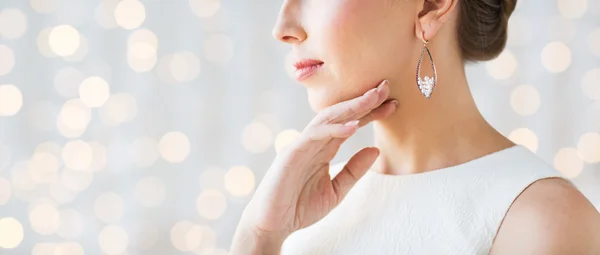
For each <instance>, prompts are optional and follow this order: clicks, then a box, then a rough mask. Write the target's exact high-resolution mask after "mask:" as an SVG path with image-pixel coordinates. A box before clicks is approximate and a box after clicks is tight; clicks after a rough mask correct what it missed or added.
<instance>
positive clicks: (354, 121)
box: [345, 120, 360, 127]
mask: <svg viewBox="0 0 600 255" xmlns="http://www.w3.org/2000/svg"><path fill="white" fill-rule="evenodd" d="M358 122H360V121H359V120H353V121H349V122H347V123H346V124H345V126H349V127H350V126H356V125H358Z"/></svg>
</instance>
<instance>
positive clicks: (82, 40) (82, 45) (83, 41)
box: [63, 34, 89, 62]
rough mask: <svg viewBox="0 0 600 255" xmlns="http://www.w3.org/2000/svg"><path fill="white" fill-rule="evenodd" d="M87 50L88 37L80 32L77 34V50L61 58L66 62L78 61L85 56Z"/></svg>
mask: <svg viewBox="0 0 600 255" xmlns="http://www.w3.org/2000/svg"><path fill="white" fill-rule="evenodd" d="M88 51H89V45H88V39H87V38H86V37H85V36H83V35H81V34H80V35H79V47H78V48H77V50H76V51H75V52H74V53H73V54H71V55H68V56H64V57H63V59H64V60H65V61H68V62H79V61H82V60H83V59H84V58H85V56H86V55H87V53H88Z"/></svg>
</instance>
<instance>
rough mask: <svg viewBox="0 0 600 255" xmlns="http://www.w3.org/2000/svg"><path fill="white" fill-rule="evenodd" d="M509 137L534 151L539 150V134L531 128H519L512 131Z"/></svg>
mask: <svg viewBox="0 0 600 255" xmlns="http://www.w3.org/2000/svg"><path fill="white" fill-rule="evenodd" d="M508 139H510V140H511V141H512V142H514V143H516V144H520V145H523V146H525V147H526V148H527V149H529V150H530V151H532V152H537V150H538V138H537V135H536V134H535V133H534V132H533V131H531V130H530V129H529V128H517V129H515V130H513V131H512V132H510V134H509V135H508Z"/></svg>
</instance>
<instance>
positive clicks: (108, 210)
mask: <svg viewBox="0 0 600 255" xmlns="http://www.w3.org/2000/svg"><path fill="white" fill-rule="evenodd" d="M94 213H95V214H96V217H97V218H98V219H99V220H101V221H103V222H105V223H115V222H117V221H119V220H120V219H121V217H123V213H124V202H123V198H121V196H119V195H118V194H117V193H114V192H106V193H103V194H101V195H100V196H98V198H96V201H95V202H94Z"/></svg>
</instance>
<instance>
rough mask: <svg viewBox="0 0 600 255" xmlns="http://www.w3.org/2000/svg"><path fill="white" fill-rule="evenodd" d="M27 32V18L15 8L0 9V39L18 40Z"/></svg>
mask: <svg viewBox="0 0 600 255" xmlns="http://www.w3.org/2000/svg"><path fill="white" fill-rule="evenodd" d="M26 31H27V16H25V14H24V13H23V12H22V11H21V10H19V9H14V8H6V9H0V38H2V37H4V38H6V39H17V38H19V37H21V36H23V34H25V32H26Z"/></svg>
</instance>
